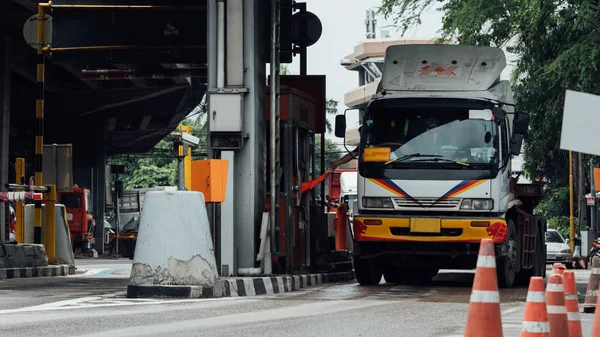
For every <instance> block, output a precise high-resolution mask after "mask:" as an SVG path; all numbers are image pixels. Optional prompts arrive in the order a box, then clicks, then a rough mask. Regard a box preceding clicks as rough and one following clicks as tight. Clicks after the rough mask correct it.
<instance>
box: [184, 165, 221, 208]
mask: <svg viewBox="0 0 600 337" xmlns="http://www.w3.org/2000/svg"><path fill="white" fill-rule="evenodd" d="M228 165H229V161H228V160H225V159H207V160H194V161H192V189H191V190H192V191H196V192H202V193H203V194H204V199H205V200H206V202H224V201H225V189H226V188H227V170H228Z"/></svg>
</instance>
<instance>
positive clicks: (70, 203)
mask: <svg viewBox="0 0 600 337" xmlns="http://www.w3.org/2000/svg"><path fill="white" fill-rule="evenodd" d="M60 202H61V203H62V204H63V205H65V207H67V208H80V207H81V198H80V197H79V194H66V193H65V194H63V195H62V196H61V197H60Z"/></svg>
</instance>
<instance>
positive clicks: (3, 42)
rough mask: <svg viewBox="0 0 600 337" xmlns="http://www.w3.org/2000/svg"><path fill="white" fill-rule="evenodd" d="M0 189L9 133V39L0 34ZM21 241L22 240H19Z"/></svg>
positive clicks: (1, 213)
mask: <svg viewBox="0 0 600 337" xmlns="http://www.w3.org/2000/svg"><path fill="white" fill-rule="evenodd" d="M0 46H1V47H0V50H1V51H0V164H1V166H0V191H1V190H4V185H5V184H7V183H8V170H9V167H10V165H9V160H10V159H9V139H10V137H9V134H10V77H11V76H10V75H11V74H10V53H11V50H10V40H9V38H8V36H5V35H2V36H0ZM7 208H8V205H4V204H3V205H1V206H0V244H2V243H3V242H4V241H7V240H8V236H7V233H8V231H7V229H8V223H7V222H6V213H7V212H8V209H7ZM19 243H22V242H19Z"/></svg>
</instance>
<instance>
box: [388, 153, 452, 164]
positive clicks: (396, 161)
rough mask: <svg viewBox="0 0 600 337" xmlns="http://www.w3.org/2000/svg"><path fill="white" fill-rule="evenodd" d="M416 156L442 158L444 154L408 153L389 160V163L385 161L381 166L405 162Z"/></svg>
mask: <svg viewBox="0 0 600 337" xmlns="http://www.w3.org/2000/svg"><path fill="white" fill-rule="evenodd" d="M415 157H434V158H440V157H443V156H440V155H439V154H421V153H413V154H407V155H406V156H402V157H400V158H396V159H394V160H392V161H388V162H387V163H384V164H383V165H382V166H381V167H386V166H388V165H391V164H394V163H400V162H403V161H405V160H408V159H411V158H415Z"/></svg>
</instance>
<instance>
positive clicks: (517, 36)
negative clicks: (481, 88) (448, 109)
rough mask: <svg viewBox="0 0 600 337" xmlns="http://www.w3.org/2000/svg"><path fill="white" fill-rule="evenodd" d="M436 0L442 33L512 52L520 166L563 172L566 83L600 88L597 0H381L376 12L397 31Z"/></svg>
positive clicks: (550, 177)
mask: <svg viewBox="0 0 600 337" xmlns="http://www.w3.org/2000/svg"><path fill="white" fill-rule="evenodd" d="M439 3H442V5H439V6H438V10H441V11H442V12H443V13H444V17H443V21H442V22H443V28H442V38H443V39H445V40H449V41H452V42H458V43H460V44H473V45H486V46H496V47H505V48H506V49H507V50H509V51H511V52H513V53H514V54H515V55H516V56H517V61H516V63H515V69H514V71H513V73H512V76H511V82H512V85H513V89H514V92H515V100H516V103H517V106H518V107H519V109H521V110H523V111H526V112H528V113H530V115H531V133H530V135H528V136H527V137H526V139H525V170H526V171H527V172H528V173H529V174H530V175H531V176H543V177H546V179H547V181H548V182H549V183H550V184H551V185H554V186H556V185H559V186H560V185H565V184H566V183H567V180H568V153H567V152H566V151H562V150H560V149H559V144H560V131H561V121H562V110H563V104H564V93H565V90H566V89H572V90H578V91H583V92H588V93H592V94H598V93H600V58H599V57H598V56H599V55H600V35H598V34H597V30H598V13H599V8H598V2H597V1H591V0H582V1H566V0H562V1H560V0H559V1H543V0H532V1H519V0H506V1H482V0H476V1H461V0H448V1H444V2H441V1H436V0H382V6H381V7H380V13H382V14H383V15H384V16H385V17H390V16H393V17H394V18H395V22H396V23H398V22H401V23H402V24H401V29H402V30H403V33H404V32H405V31H406V30H407V29H408V28H409V27H412V26H414V25H415V24H419V23H420V16H421V13H422V12H423V11H424V10H426V9H428V8H432V7H433V6H434V5H435V4H439Z"/></svg>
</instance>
